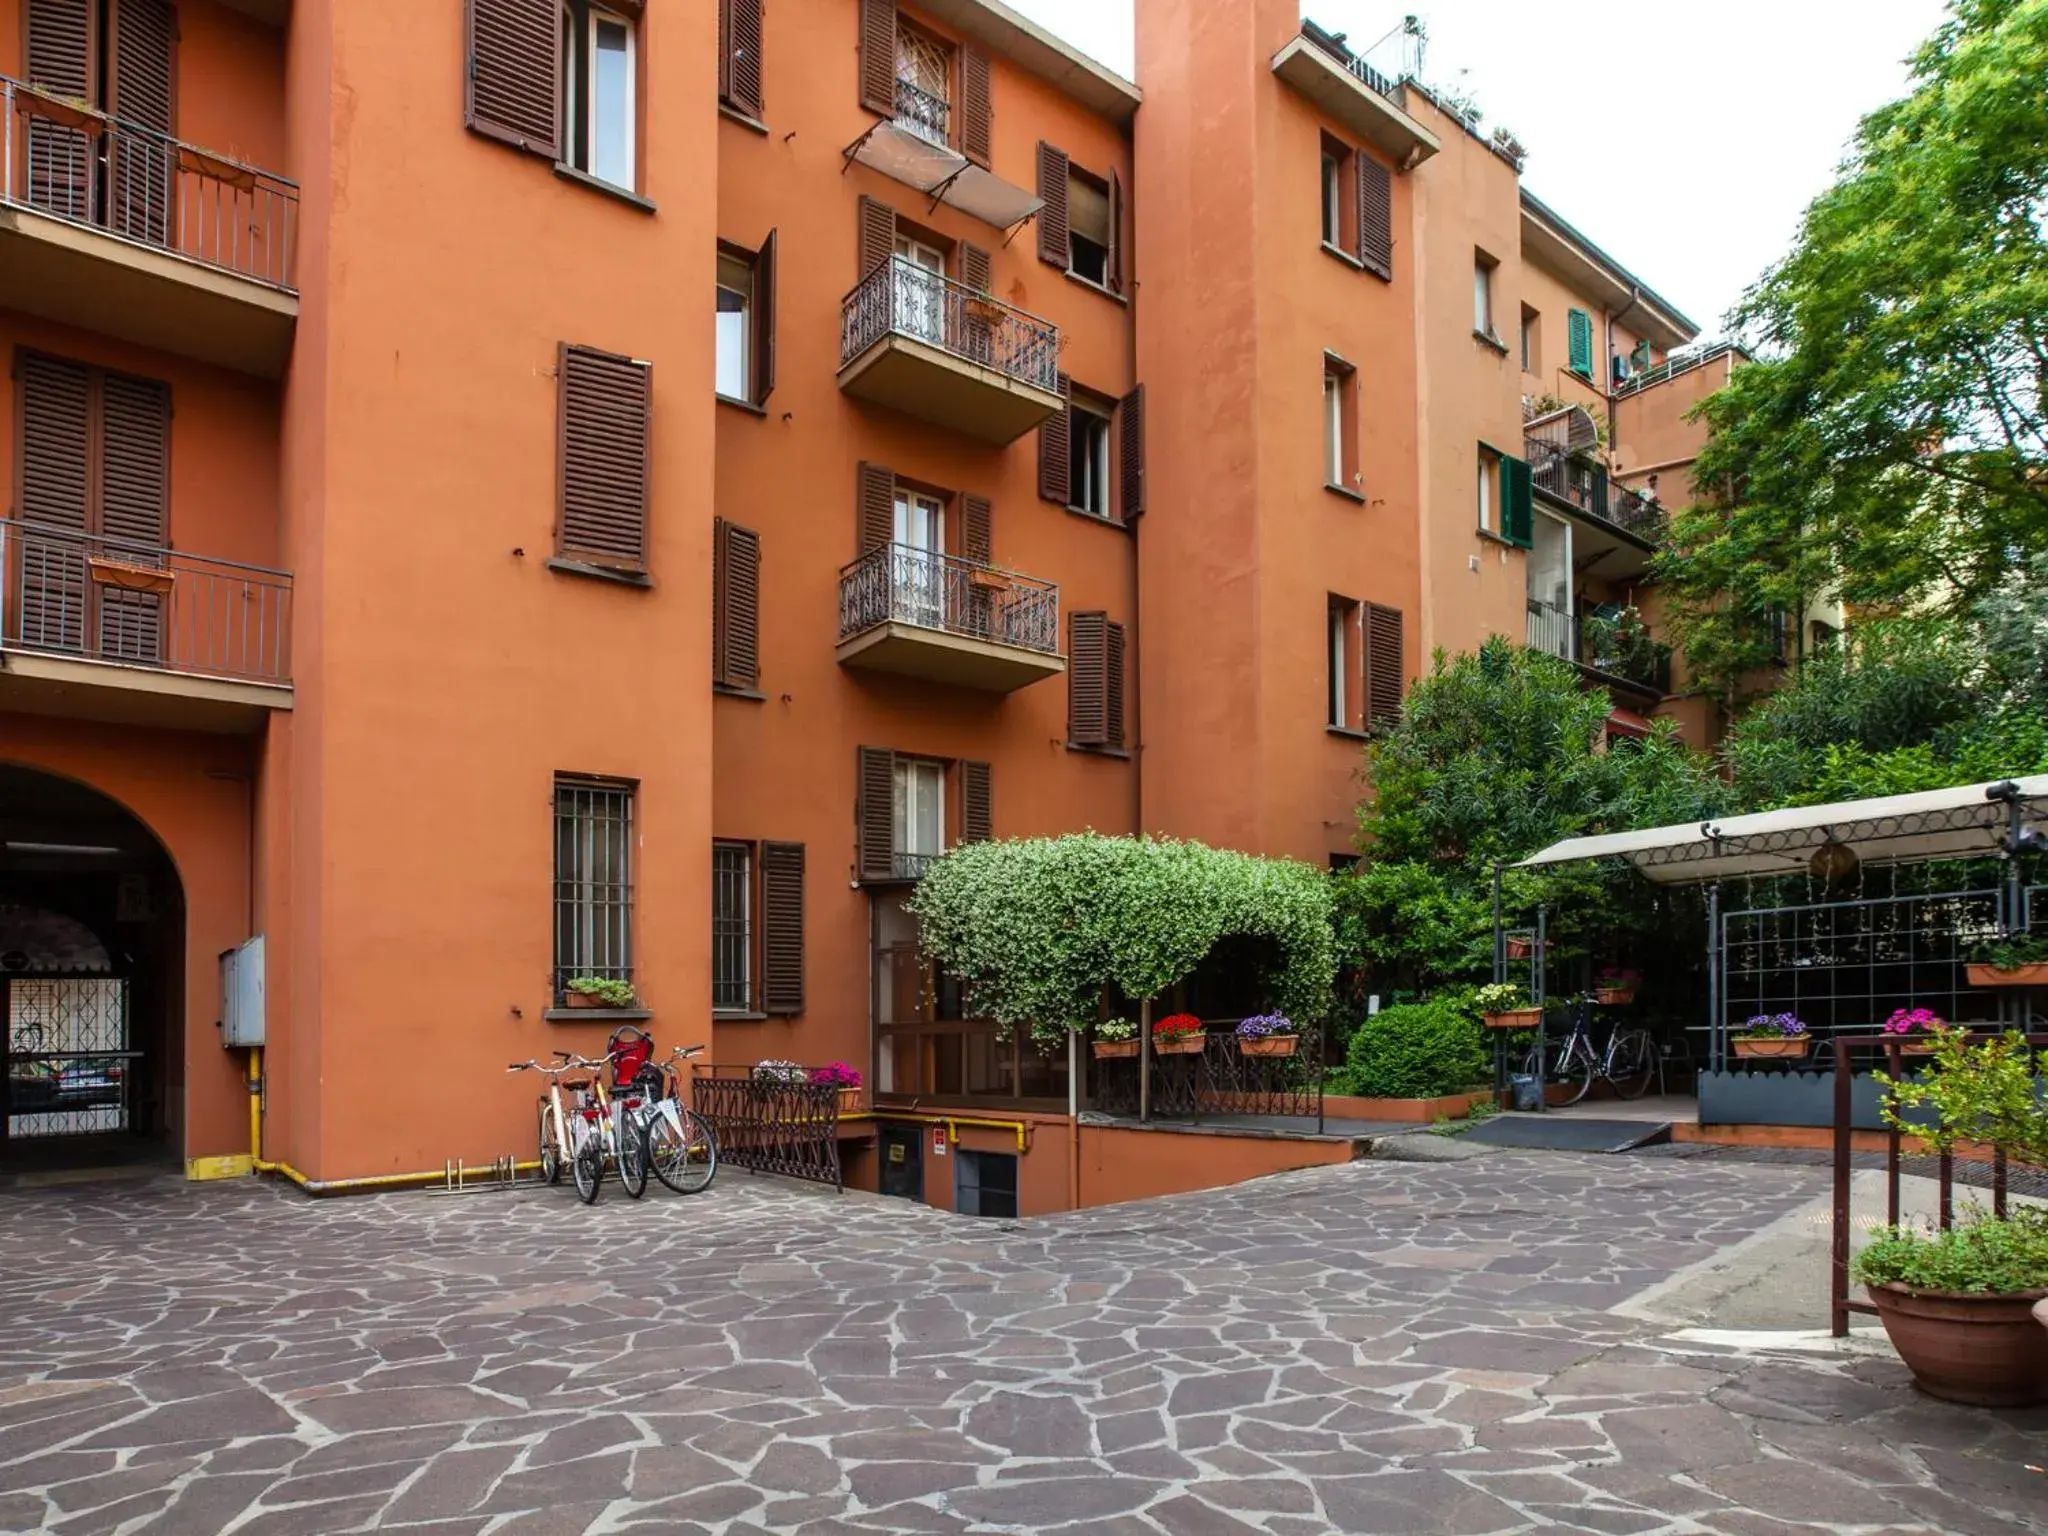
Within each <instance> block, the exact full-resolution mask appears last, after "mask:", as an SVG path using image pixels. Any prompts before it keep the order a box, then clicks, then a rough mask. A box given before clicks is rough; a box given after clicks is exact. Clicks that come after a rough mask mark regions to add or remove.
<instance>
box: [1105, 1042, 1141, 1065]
mask: <svg viewBox="0 0 2048 1536" xmlns="http://www.w3.org/2000/svg"><path fill="white" fill-rule="evenodd" d="M1094 1049H1095V1059H1096V1060H1097V1061H1121V1060H1123V1059H1124V1058H1126V1057H1129V1056H1135V1055H1137V1054H1138V1042H1137V1041H1135V1040H1097V1041H1096V1042H1095V1045H1094Z"/></svg>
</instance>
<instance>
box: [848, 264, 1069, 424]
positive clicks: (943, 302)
mask: <svg viewBox="0 0 2048 1536" xmlns="http://www.w3.org/2000/svg"><path fill="white" fill-rule="evenodd" d="M889 336H907V337H909V338H910V339H911V340H912V341H921V342H924V343H925V344H926V345H928V346H933V347H937V348H939V349H940V350H941V351H944V352H948V353H950V354H951V355H953V356H954V357H957V358H961V359H962V360H964V361H966V362H970V363H978V364H979V365H980V366H982V367H984V368H991V369H994V370H995V371H996V372H997V373H1000V374H1002V375H1003V376H1004V377H1005V378H1010V379H1015V380H1016V381H1017V382H1018V383H1020V384H1028V385H1030V386H1031V387H1032V388H1034V389H1042V390H1045V391H1046V392H1047V393H1048V394H1056V393H1058V391H1059V384H1060V333H1059V328H1058V327H1057V326H1055V325H1053V324H1052V323H1051V322H1049V321H1046V320H1041V319H1039V318H1038V317H1037V316H1036V315H1032V314H1027V313H1026V312H1025V311H1023V310H1021V309H1013V308H1012V307H1011V306H1009V305H1008V304H1005V303H1003V302H1002V301H1001V300H1000V299H995V298H991V297H990V296H989V295H988V294H985V293H977V292H975V291H974V290H973V289H972V288H969V287H968V286H967V285H966V284H965V283H956V282H954V281H953V280H952V279H951V278H950V277H947V276H946V275H945V274H944V273H942V272H933V271H930V270H928V269H926V268H924V267H920V266H918V265H916V264H915V263H914V262H910V261H907V260H905V259H904V258H903V257H901V256H895V257H891V258H890V259H889V260H888V261H886V262H879V263H877V264H876V266H875V268H874V270H873V271H871V272H869V273H868V275H867V276H866V277H864V278H862V279H861V280H860V282H859V283H858V284H857V285H856V286H855V287H854V290H853V292H851V293H849V294H848V295H847V296H846V297H845V299H844V300H842V301H841V303H840V306H839V365H840V367H842V368H843V367H845V366H846V365H847V364H848V363H850V362H852V361H853V360H854V359H855V358H857V357H859V356H860V355H861V354H862V353H863V352H865V351H867V349H868V348H869V347H872V346H874V345H875V344H876V343H877V342H880V341H882V340H883V339H884V338H886V337H889Z"/></svg>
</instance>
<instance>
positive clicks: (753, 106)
mask: <svg viewBox="0 0 2048 1536" xmlns="http://www.w3.org/2000/svg"><path fill="white" fill-rule="evenodd" d="M718 96H719V99H720V100H721V101H723V102H724V103H725V104H726V105H727V106H729V107H731V108H732V109H733V111H735V112H737V113H739V114H740V115H741V116H743V117H752V118H759V117H760V116H761V115H762V113H763V112H764V111H765V106H764V102H763V98H762V92H761V0H718Z"/></svg>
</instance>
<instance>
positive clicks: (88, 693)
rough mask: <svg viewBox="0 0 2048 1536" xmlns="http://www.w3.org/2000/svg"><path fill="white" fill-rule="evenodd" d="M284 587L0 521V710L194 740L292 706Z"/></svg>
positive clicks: (160, 554)
mask: <svg viewBox="0 0 2048 1536" xmlns="http://www.w3.org/2000/svg"><path fill="white" fill-rule="evenodd" d="M291 629H292V578H291V574H290V572H288V571H279V570H272V569H270V568H268V567H266V566H260V565H248V564H244V563H242V562H240V561H236V560H222V559H216V558H212V557H209V556H206V555H199V554H193V553H190V552H187V551H185V550H176V549H171V548H169V547H168V546H164V545H157V544H147V543H141V542H138V541H136V540H133V539H119V538H110V537H107V536H105V535H101V534H93V533H86V532H82V531H80V530H78V529H74V528H62V527H53V526H50V525H48V524H42V523H34V522H22V521H18V520H14V519H0V653H4V663H0V708H9V707H18V708H31V709H35V710H37V711H39V712H41V713H46V714H47V713H60V714H73V713H75V714H79V715H82V716H85V717H87V718H93V719H108V720H119V721H124V722H129V723H135V724H146V725H171V726H183V727H189V728H193V729H201V730H230V731H233V730H249V729H254V728H256V727H257V726H258V725H259V724H260V723H261V721H262V719H263V717H264V715H265V714H266V713H267V712H268V711H270V710H273V709H288V708H290V707H291V701H292V686H291Z"/></svg>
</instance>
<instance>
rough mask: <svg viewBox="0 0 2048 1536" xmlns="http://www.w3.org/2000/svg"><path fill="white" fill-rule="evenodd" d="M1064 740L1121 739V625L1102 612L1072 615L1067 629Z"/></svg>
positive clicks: (1083, 743)
mask: <svg viewBox="0 0 2048 1536" xmlns="http://www.w3.org/2000/svg"><path fill="white" fill-rule="evenodd" d="M1067 650H1068V656H1067V741H1068V743H1069V745H1072V746H1076V747H1107V748H1112V749H1121V748H1122V746H1123V744H1124V627H1123V625H1121V624H1112V623H1111V622H1110V621H1109V616H1108V615H1107V614H1104V613H1102V612H1100V611H1083V612H1080V613H1076V614H1074V615H1072V616H1071V618H1070V619H1069V620H1068V630H1067Z"/></svg>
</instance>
